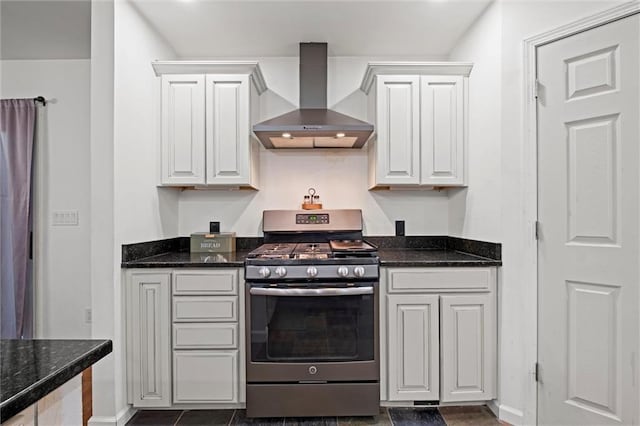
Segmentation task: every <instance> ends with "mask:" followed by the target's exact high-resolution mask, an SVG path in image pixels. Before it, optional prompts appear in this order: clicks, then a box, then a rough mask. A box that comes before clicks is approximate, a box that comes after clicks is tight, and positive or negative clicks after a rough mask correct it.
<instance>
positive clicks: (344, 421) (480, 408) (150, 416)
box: [127, 405, 506, 426]
mask: <svg viewBox="0 0 640 426" xmlns="http://www.w3.org/2000/svg"><path fill="white" fill-rule="evenodd" d="M142 425H147V426H184V425H190V426H222V425H256V426H275V425H282V426H284V425H287V426H288V425H292V426H293V425H295V426H300V425H305V426H365V425H388V426H414V425H415V426H418V425H420V426H493V425H506V423H502V422H499V421H498V419H496V418H495V416H494V415H493V413H492V412H491V411H490V410H489V409H488V408H487V407H486V406H484V405H477V406H464V407H461V406H460V407H458V406H456V407H440V408H435V407H415V408H388V409H387V408H384V407H382V408H380V414H379V415H377V416H373V417H305V418H297V417H287V418H268V419H249V418H247V417H246V416H245V410H188V411H178V410H144V411H138V412H137V413H136V415H135V416H133V418H131V420H129V422H128V423H127V426H142Z"/></svg>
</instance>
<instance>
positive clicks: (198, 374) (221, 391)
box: [173, 350, 238, 403]
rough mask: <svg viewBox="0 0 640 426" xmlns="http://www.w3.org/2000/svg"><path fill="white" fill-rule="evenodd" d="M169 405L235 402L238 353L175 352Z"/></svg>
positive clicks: (236, 400)
mask: <svg viewBox="0 0 640 426" xmlns="http://www.w3.org/2000/svg"><path fill="white" fill-rule="evenodd" d="M173 376H174V378H173V402H174V403H182V402H185V403H203V402H227V403H233V402H238V351H235V350H234V351H199V350H198V351H175V352H174V355H173Z"/></svg>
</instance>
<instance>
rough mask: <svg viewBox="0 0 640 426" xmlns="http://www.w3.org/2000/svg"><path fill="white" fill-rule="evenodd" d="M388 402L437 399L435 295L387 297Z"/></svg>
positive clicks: (436, 307)
mask: <svg viewBox="0 0 640 426" xmlns="http://www.w3.org/2000/svg"><path fill="white" fill-rule="evenodd" d="M388 300H389V314H388V321H389V324H388V325H389V357H388V360H389V366H390V368H389V400H390V401H407V400H437V399H438V396H439V390H440V388H439V358H440V354H439V342H438V340H439V336H438V334H439V330H438V296H437V295H435V296H434V295H404V294H402V295H390V296H388Z"/></svg>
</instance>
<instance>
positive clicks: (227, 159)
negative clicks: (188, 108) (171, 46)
mask: <svg viewBox="0 0 640 426" xmlns="http://www.w3.org/2000/svg"><path fill="white" fill-rule="evenodd" d="M206 86H207V90H206V105H207V107H206V126H207V142H206V146H207V148H206V151H207V184H222V185H249V184H250V181H251V176H250V155H251V133H250V123H249V89H250V87H249V76H248V75H236V74H214V75H207V76H206Z"/></svg>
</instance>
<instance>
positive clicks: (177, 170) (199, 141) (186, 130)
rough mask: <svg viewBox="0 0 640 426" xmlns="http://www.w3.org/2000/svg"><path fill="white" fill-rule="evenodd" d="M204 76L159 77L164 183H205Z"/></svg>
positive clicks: (162, 178)
mask: <svg viewBox="0 0 640 426" xmlns="http://www.w3.org/2000/svg"><path fill="white" fill-rule="evenodd" d="M204 113H205V105H204V76H202V75H163V76H162V135H161V138H162V154H161V155H162V159H161V167H160V168H161V183H162V184H163V185H198V184H204V183H205V176H204V173H205V167H204V143H205V131H204V130H205V129H204V118H205V117H204Z"/></svg>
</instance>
